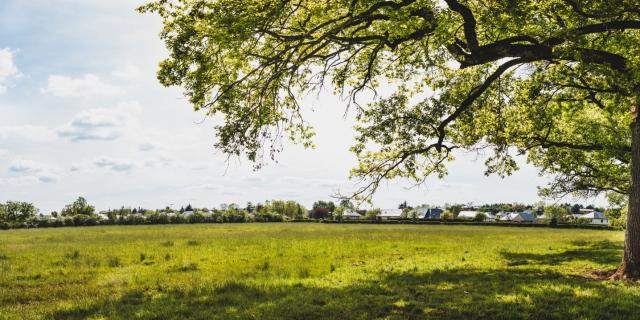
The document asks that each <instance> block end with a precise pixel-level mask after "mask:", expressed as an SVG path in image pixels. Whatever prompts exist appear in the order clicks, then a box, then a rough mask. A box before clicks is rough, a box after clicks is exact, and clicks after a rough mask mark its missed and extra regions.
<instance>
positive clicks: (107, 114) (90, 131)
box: [58, 102, 140, 141]
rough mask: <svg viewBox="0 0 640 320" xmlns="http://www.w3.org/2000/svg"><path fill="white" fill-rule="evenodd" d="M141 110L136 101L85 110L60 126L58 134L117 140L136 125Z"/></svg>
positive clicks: (74, 138)
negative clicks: (111, 106) (137, 115)
mask: <svg viewBox="0 0 640 320" xmlns="http://www.w3.org/2000/svg"><path fill="white" fill-rule="evenodd" d="M139 111H140V105H139V104H138V103H136V102H130V103H121V104H119V105H117V106H116V107H113V108H98V109H90V110H85V111H82V112H80V113H78V114H77V115H76V116H74V117H73V119H71V121H70V122H69V123H68V124H66V125H64V126H62V127H61V128H59V129H58V135H59V136H60V137H64V138H69V139H71V140H72V141H86V140H115V139H118V138H119V137H121V136H122V135H123V134H124V133H125V131H126V130H128V129H131V128H132V127H134V126H135V124H136V123H137V118H136V117H135V115H136V114H137V113H138V112H139Z"/></svg>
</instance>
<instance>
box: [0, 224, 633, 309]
mask: <svg viewBox="0 0 640 320" xmlns="http://www.w3.org/2000/svg"><path fill="white" fill-rule="evenodd" d="M622 241H623V233H622V232H620V231H601V230H578V229H577V230H567V229H551V228H517V227H481V226H446V225H345V224H317V223H313V224H312V223H309V224H293V223H290V224H285V223H280V224H199V225H156V226H112V227H86V228H60V229H39V230H38V229H31V230H10V231H1V232H0V271H1V272H0V319H568V318H570V319H634V318H635V319H637V318H640V313H638V306H640V286H639V285H638V284H634V283H628V282H610V281H602V280H596V279H593V277H592V276H591V275H593V274H594V270H610V269H612V268H615V267H616V266H617V264H618V263H619V261H620V259H621V253H622Z"/></svg>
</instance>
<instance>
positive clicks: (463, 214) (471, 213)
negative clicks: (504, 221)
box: [458, 210, 480, 220]
mask: <svg viewBox="0 0 640 320" xmlns="http://www.w3.org/2000/svg"><path fill="white" fill-rule="evenodd" d="M478 213H480V211H475V210H462V211H460V213H458V219H466V220H473V218H475V217H476V216H477V215H478Z"/></svg>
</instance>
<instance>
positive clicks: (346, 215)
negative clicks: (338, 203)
mask: <svg viewBox="0 0 640 320" xmlns="http://www.w3.org/2000/svg"><path fill="white" fill-rule="evenodd" d="M360 218H362V215H361V214H359V213H358V212H356V211H353V210H351V209H347V210H344V212H342V219H344V220H358V219H360Z"/></svg>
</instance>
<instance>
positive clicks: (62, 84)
mask: <svg viewBox="0 0 640 320" xmlns="http://www.w3.org/2000/svg"><path fill="white" fill-rule="evenodd" d="M40 91H41V92H42V93H49V94H52V95H54V96H57V97H89V96H114V95H120V94H123V93H124V90H123V89H122V88H120V87H118V86H115V85H111V84H108V83H105V82H103V81H102V80H101V79H100V78H99V77H98V76H96V75H93V74H86V75H84V76H82V77H79V78H71V77H66V76H61V75H50V76H49V79H48V81H47V87H46V88H43V89H41V90H40Z"/></svg>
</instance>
